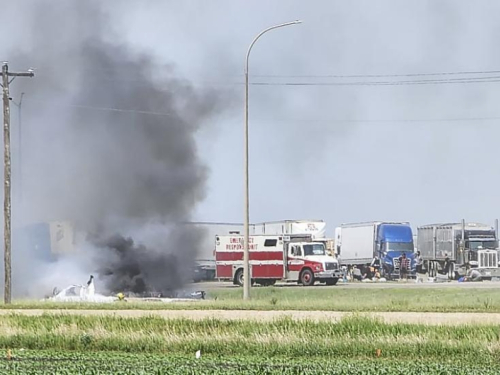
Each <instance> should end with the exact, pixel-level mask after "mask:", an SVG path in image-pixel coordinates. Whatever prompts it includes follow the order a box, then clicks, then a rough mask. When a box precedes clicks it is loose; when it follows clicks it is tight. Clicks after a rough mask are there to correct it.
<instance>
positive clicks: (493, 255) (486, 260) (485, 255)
mask: <svg viewBox="0 0 500 375" xmlns="http://www.w3.org/2000/svg"><path fill="white" fill-rule="evenodd" d="M477 258H478V268H498V253H497V252H496V251H478V252H477Z"/></svg>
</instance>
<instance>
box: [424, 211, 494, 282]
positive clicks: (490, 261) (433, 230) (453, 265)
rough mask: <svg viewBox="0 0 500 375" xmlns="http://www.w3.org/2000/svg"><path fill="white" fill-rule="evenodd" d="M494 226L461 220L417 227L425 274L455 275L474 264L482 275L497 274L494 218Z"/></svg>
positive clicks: (433, 275) (455, 276) (473, 266)
mask: <svg viewBox="0 0 500 375" xmlns="http://www.w3.org/2000/svg"><path fill="white" fill-rule="evenodd" d="M495 227H496V228H493V227H491V226H489V225H486V224H480V223H466V222H465V220H462V222H461V223H443V224H429V225H423V226H421V227H419V228H418V229H417V232H418V235H417V236H418V240H417V241H418V249H419V251H420V253H421V255H422V259H423V261H424V268H425V269H426V270H427V271H428V272H429V276H431V277H435V276H436V275H437V274H438V273H441V274H446V275H447V276H448V278H449V279H457V278H459V277H460V276H463V275H465V274H466V272H467V270H468V269H470V268H475V269H477V270H478V271H479V272H480V273H481V275H482V277H483V278H485V279H488V278H492V277H499V276H500V269H499V268H498V220H497V222H496V226H495Z"/></svg>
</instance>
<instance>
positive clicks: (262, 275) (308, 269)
mask: <svg viewBox="0 0 500 375" xmlns="http://www.w3.org/2000/svg"><path fill="white" fill-rule="evenodd" d="M243 243H244V237H243V236H241V235H227V236H216V237H215V265H216V278H218V279H220V280H231V281H233V283H234V284H236V285H240V286H242V285H243ZM249 255H250V275H251V277H252V279H251V282H252V283H257V284H260V285H273V284H274V283H275V282H276V281H278V280H283V281H290V282H298V283H299V284H303V285H305V286H310V285H314V283H315V282H316V281H318V282H321V283H326V284H327V285H335V284H336V283H337V281H338V280H339V278H341V277H342V276H341V270H340V267H339V263H338V261H337V259H335V258H333V257H331V256H329V255H327V253H326V250H325V245H324V243H322V242H315V241H313V240H312V237H311V235H290V236H287V235H254V236H250V238H249Z"/></svg>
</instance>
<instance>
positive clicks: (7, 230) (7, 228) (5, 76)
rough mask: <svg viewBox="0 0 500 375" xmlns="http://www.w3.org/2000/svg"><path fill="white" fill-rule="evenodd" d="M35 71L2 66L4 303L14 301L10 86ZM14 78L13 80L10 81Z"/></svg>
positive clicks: (6, 65) (31, 75)
mask: <svg viewBox="0 0 500 375" xmlns="http://www.w3.org/2000/svg"><path fill="white" fill-rule="evenodd" d="M33 76H34V73H33V71H28V72H27V73H11V72H9V66H8V63H7V62H4V63H3V65H2V87H3V144H4V198H3V202H4V203H3V213H4V266H5V291H4V302H5V303H6V304H8V303H11V301H12V294H11V291H12V268H11V260H12V257H11V202H10V195H11V194H10V193H11V180H10V171H11V168H10V167H11V163H10V103H9V101H10V96H9V84H10V83H11V82H12V81H13V80H14V79H15V78H16V77H33ZM10 77H12V79H10Z"/></svg>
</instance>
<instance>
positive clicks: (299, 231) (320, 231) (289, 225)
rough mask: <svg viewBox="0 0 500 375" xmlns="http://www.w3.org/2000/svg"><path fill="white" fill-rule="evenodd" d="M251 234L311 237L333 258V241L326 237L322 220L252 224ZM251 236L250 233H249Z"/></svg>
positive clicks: (324, 224)
mask: <svg viewBox="0 0 500 375" xmlns="http://www.w3.org/2000/svg"><path fill="white" fill-rule="evenodd" d="M251 229H252V230H253V234H255V235H259V234H267V235H269V234H282V235H311V237H312V239H313V240H315V241H319V242H322V243H323V244H324V245H325V247H326V250H327V253H328V254H329V255H331V256H335V248H334V239H332V238H327V237H326V223H325V222H324V221H323V220H282V221H268V222H263V223H257V224H253V225H252V228H251ZM250 233H251V234H252V232H250Z"/></svg>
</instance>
